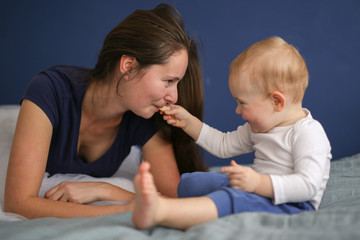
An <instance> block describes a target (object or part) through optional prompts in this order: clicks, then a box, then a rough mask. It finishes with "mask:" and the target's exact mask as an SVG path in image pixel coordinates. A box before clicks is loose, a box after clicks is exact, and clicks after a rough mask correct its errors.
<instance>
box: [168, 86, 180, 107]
mask: <svg viewBox="0 0 360 240" xmlns="http://www.w3.org/2000/svg"><path fill="white" fill-rule="evenodd" d="M177 99H178V91H177V87H175V86H174V87H172V88H169V90H168V92H167V94H166V95H165V100H166V102H168V103H170V104H175V103H176V102H177Z"/></svg>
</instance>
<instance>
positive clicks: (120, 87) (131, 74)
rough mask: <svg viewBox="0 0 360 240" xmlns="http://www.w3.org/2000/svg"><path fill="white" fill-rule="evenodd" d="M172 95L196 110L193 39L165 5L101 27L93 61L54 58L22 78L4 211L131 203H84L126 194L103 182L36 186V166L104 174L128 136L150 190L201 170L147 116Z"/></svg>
mask: <svg viewBox="0 0 360 240" xmlns="http://www.w3.org/2000/svg"><path fill="white" fill-rule="evenodd" d="M176 102H177V103H178V104H179V105H182V106H184V107H185V108H187V109H189V110H190V112H192V113H193V114H194V115H196V116H198V117H199V118H202V110H203V102H202V83H201V71H200V65H199V59H198V55H197V50H196V45H195V43H194V41H193V40H192V39H190V38H189V37H188V36H187V34H186V33H185V31H184V26H183V23H182V20H181V16H180V15H179V13H178V12H177V11H176V10H175V9H174V8H172V7H171V6H169V5H164V4H161V5H159V6H157V7H156V8H154V9H152V10H148V11H146V10H137V11H135V12H134V13H133V14H131V15H130V16H128V17H127V18H126V19H124V20H123V21H122V22H121V23H120V24H119V25H118V26H116V27H115V28H114V29H113V30H112V31H111V32H110V33H109V34H108V36H107V37H106V39H105V41H104V45H103V48H102V50H101V52H100V54H99V59H98V62H97V64H96V66H95V68H94V69H92V70H87V69H83V68H78V67H70V66H57V67H53V68H50V69H47V70H45V71H43V72H41V73H39V74H38V75H37V76H36V77H35V78H34V79H33V80H32V81H31V83H30V84H29V86H28V88H27V90H26V92H25V95H24V98H23V100H22V103H21V109H20V112H19V117H18V122H17V126H16V130H15V135H14V140H13V145H12V149H11V153H10V159H9V166H8V172H7V180H6V187H5V211H7V212H13V213H17V214H20V215H23V216H25V217H27V218H38V217H48V216H54V217H64V218H67V217H91V216H98V215H105V214H113V213H119V212H123V211H128V210H132V207H133V204H132V202H130V203H129V204H125V205H111V206H89V205H84V204H83V203H91V202H94V201H99V200H105V201H123V200H129V199H133V198H134V194H133V193H131V192H128V191H126V190H124V189H121V188H119V187H116V186H114V185H111V184H107V183H103V182H102V183H98V182H97V183H96V182H86V183H66V184H59V185H57V186H55V187H54V188H52V189H51V190H49V191H48V192H47V193H46V195H45V198H40V197H38V193H39V188H40V185H41V182H42V178H43V176H44V173H45V172H48V173H49V174H50V175H52V174H55V173H79V174H88V175H91V176H94V177H110V176H111V175H112V174H114V172H116V170H117V168H119V166H120V164H121V162H122V161H123V159H124V158H125V157H126V156H127V155H128V154H129V152H130V148H131V146H133V145H137V146H141V149H142V154H143V158H144V160H145V161H148V162H149V163H151V165H152V166H153V168H152V174H153V175H154V178H155V184H156V186H157V188H158V190H159V192H160V193H161V194H162V195H165V196H168V197H176V187H177V184H178V182H179V179H180V173H182V172H188V171H195V170H204V169H205V166H204V165H203V161H202V158H201V156H200V154H199V152H198V149H197V148H196V146H195V145H194V142H193V141H192V140H191V139H190V138H189V137H187V136H186V135H185V134H184V133H182V132H181V131H178V130H176V129H173V128H171V127H169V126H165V125H166V124H165V123H163V122H162V120H161V118H160V117H159V116H156V115H158V113H157V112H158V111H159V108H160V107H163V106H164V105H168V104H174V103H176ZM155 113H156V114H155ZM159 129H160V130H159ZM185 154H186V156H185Z"/></svg>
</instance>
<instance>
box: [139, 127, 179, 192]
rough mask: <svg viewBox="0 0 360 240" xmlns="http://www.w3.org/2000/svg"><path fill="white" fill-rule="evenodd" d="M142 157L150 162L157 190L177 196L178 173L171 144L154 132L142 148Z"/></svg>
mask: <svg viewBox="0 0 360 240" xmlns="http://www.w3.org/2000/svg"><path fill="white" fill-rule="evenodd" d="M142 151H143V158H144V160H145V161H148V162H149V163H150V164H151V173H152V175H153V176H154V181H155V185H156V188H157V190H158V191H159V192H160V193H161V194H162V195H165V196H167V197H177V186H178V184H179V181H180V173H179V169H178V167H177V164H176V159H175V155H174V150H173V146H172V144H171V143H168V142H166V141H165V140H163V139H162V138H161V136H160V135H159V133H157V134H155V135H154V136H153V137H152V138H151V139H150V140H149V141H148V142H147V143H146V144H145V145H144V146H143V148H142Z"/></svg>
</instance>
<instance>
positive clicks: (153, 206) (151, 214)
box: [132, 162, 160, 229]
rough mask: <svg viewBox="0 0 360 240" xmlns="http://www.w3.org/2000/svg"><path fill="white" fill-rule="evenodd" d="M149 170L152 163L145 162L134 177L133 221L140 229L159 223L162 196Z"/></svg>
mask: <svg viewBox="0 0 360 240" xmlns="http://www.w3.org/2000/svg"><path fill="white" fill-rule="evenodd" d="M149 170H150V164H149V163H148V162H143V163H142V164H141V165H140V166H139V171H138V174H137V175H136V176H135V178H134V185H135V191H136V198H135V209H134V212H133V216H132V221H133V223H134V225H135V227H136V228H139V229H143V228H148V227H151V226H154V225H156V224H157V223H158V221H157V219H156V217H157V210H158V209H157V208H158V203H159V200H160V197H159V195H158V193H157V190H156V187H155V184H154V180H153V176H152V175H151V173H150V171H149Z"/></svg>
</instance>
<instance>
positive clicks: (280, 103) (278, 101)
mask: <svg viewBox="0 0 360 240" xmlns="http://www.w3.org/2000/svg"><path fill="white" fill-rule="evenodd" d="M271 100H272V102H273V106H274V110H275V111H276V112H280V111H281V110H283V108H284V107H285V102H286V98H285V95H284V94H283V93H281V92H279V91H274V92H272V93H271Z"/></svg>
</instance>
